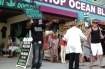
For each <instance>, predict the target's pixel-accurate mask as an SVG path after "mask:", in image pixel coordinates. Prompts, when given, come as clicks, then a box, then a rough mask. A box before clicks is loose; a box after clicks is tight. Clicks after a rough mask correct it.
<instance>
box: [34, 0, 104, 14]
mask: <svg viewBox="0 0 105 69" xmlns="http://www.w3.org/2000/svg"><path fill="white" fill-rule="evenodd" d="M35 1H36V2H37V1H38V2H44V3H48V4H53V5H57V6H62V7H65V8H71V9H74V10H79V11H84V12H85V11H88V12H90V13H93V14H97V15H101V16H105V8H102V7H99V6H96V5H92V4H89V3H85V2H82V1H80V0H35Z"/></svg>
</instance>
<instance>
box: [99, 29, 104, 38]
mask: <svg viewBox="0 0 105 69" xmlns="http://www.w3.org/2000/svg"><path fill="white" fill-rule="evenodd" d="M99 30H100V37H101V38H102V39H103V38H104V36H103V35H102V32H101V28H100V27H99Z"/></svg>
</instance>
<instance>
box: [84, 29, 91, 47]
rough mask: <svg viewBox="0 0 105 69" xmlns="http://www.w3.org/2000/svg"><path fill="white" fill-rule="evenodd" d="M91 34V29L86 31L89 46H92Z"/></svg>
mask: <svg viewBox="0 0 105 69" xmlns="http://www.w3.org/2000/svg"><path fill="white" fill-rule="evenodd" d="M90 33H91V28H90V29H88V30H86V33H85V35H86V37H87V43H88V45H89V46H91V43H90V39H89V36H90Z"/></svg>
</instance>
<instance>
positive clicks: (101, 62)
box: [99, 55, 104, 66]
mask: <svg viewBox="0 0 105 69" xmlns="http://www.w3.org/2000/svg"><path fill="white" fill-rule="evenodd" d="M99 60H100V66H104V65H103V56H102V55H99Z"/></svg>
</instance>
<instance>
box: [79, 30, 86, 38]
mask: <svg viewBox="0 0 105 69" xmlns="http://www.w3.org/2000/svg"><path fill="white" fill-rule="evenodd" d="M79 35H80V37H81V38H82V39H83V40H87V37H86V36H85V35H84V34H83V33H82V31H81V30H80V29H79Z"/></svg>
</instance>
